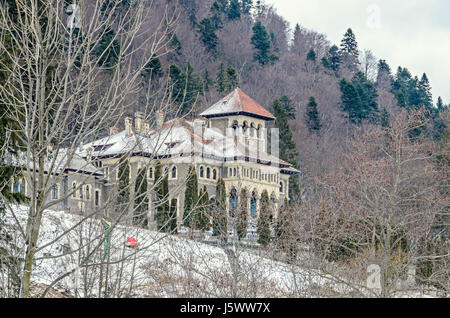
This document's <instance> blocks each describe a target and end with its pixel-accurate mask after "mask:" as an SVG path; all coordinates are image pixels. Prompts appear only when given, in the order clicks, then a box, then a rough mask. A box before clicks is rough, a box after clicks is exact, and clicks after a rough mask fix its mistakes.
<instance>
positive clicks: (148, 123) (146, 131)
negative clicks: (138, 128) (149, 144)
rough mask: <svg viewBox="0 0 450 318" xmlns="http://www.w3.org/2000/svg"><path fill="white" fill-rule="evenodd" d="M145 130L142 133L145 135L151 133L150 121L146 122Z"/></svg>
mask: <svg viewBox="0 0 450 318" xmlns="http://www.w3.org/2000/svg"><path fill="white" fill-rule="evenodd" d="M143 123H144V128H142V132H143V133H144V134H148V133H149V132H150V122H149V121H148V120H144V121H143Z"/></svg>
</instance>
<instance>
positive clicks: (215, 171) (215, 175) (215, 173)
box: [213, 169, 217, 180]
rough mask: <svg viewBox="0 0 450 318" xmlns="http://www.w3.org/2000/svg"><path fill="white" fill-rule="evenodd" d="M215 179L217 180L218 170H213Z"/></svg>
mask: <svg viewBox="0 0 450 318" xmlns="http://www.w3.org/2000/svg"><path fill="white" fill-rule="evenodd" d="M213 179H214V180H217V170H216V169H214V170H213Z"/></svg>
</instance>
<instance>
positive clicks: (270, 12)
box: [123, 0, 445, 176]
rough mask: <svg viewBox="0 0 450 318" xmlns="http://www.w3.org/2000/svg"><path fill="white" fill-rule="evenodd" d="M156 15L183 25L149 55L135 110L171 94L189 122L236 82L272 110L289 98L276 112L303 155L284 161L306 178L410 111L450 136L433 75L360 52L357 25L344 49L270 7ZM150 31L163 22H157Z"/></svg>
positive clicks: (221, 4)
mask: <svg viewBox="0 0 450 318" xmlns="http://www.w3.org/2000/svg"><path fill="white" fill-rule="evenodd" d="M123 5H124V6H126V5H128V4H127V1H123ZM151 10H152V12H153V14H152V16H161V17H162V16H163V15H164V14H167V12H170V13H171V14H174V15H175V16H176V17H177V22H176V26H175V27H174V28H173V29H171V32H169V36H170V38H169V39H168V46H164V47H161V49H160V52H158V51H155V52H153V51H152V49H151V48H150V51H151V52H150V53H149V52H147V54H152V56H153V57H154V58H153V59H152V61H151V63H149V65H148V68H147V70H148V71H147V72H145V74H142V88H141V91H140V93H139V95H140V98H139V99H133V102H132V103H130V106H131V107H128V112H129V113H130V114H131V113H132V112H133V111H134V110H137V109H141V108H143V107H144V106H143V105H144V104H145V103H146V102H148V99H146V98H145V95H146V94H145V93H146V92H147V89H148V88H149V86H151V89H152V92H155V91H158V92H159V95H158V96H159V97H158V98H160V97H161V96H167V95H169V96H171V97H172V100H173V102H174V103H173V106H174V108H175V109H176V110H177V111H171V112H170V113H171V114H176V115H177V116H179V115H184V116H187V117H193V116H195V115H197V114H198V113H200V111H202V110H203V109H205V108H206V107H208V106H209V105H210V104H211V103H213V102H215V101H217V100H218V99H220V98H221V97H223V96H224V95H225V94H227V93H228V92H229V91H231V90H232V89H233V88H235V87H237V86H239V87H240V88H241V89H242V90H243V91H245V92H246V93H247V94H248V95H249V96H251V97H252V98H254V99H255V100H256V101H258V102H259V103H260V104H261V105H263V106H264V107H265V108H267V109H269V110H272V111H274V110H273V103H274V101H276V100H278V99H280V98H282V97H283V99H284V103H283V108H284V110H285V112H283V113H284V114H282V113H280V112H279V113H278V114H277V116H287V118H288V119H289V124H290V130H291V131H292V134H293V141H294V142H295V144H296V146H297V150H298V156H297V154H295V152H294V153H292V152H291V153H289V154H284V155H283V159H285V160H287V161H289V162H291V163H293V164H295V165H298V167H300V168H301V170H302V172H303V173H304V176H313V175H320V174H322V173H324V172H327V171H332V170H334V169H335V168H336V167H339V166H340V162H339V154H340V153H342V152H343V150H342V147H343V145H342V142H343V141H345V140H346V139H348V138H349V137H350V136H352V135H353V134H354V133H359V132H360V131H361V129H362V127H365V126H367V125H381V126H384V127H386V126H387V125H389V118H391V117H392V116H394V115H396V114H398V113H399V111H400V110H401V109H402V108H405V109H416V108H420V107H422V106H424V107H425V108H426V109H427V110H428V111H429V112H430V113H429V116H430V117H432V118H433V119H435V124H434V126H433V127H428V131H427V133H428V134H430V135H433V137H434V138H435V139H438V138H439V137H440V134H441V133H442V131H443V130H444V126H445V125H444V124H443V122H442V120H440V119H439V112H441V111H443V110H444V109H445V103H444V101H442V99H441V98H439V99H438V98H434V97H433V96H432V95H431V84H430V83H429V81H428V78H427V76H426V74H418V75H416V74H411V73H410V72H409V71H408V69H407V66H406V67H404V66H396V65H395V66H394V65H391V66H390V65H388V64H387V63H386V61H385V60H384V59H383V57H375V56H374V55H373V54H372V53H371V51H370V50H362V48H360V47H358V39H357V35H355V34H354V33H353V32H352V30H351V29H348V30H347V32H346V33H345V34H343V37H342V42H341V43H330V42H329V41H328V40H327V38H326V35H324V34H319V33H317V32H315V31H314V30H309V29H308V28H307V26H302V25H301V23H302V21H298V24H297V25H295V26H293V25H290V24H289V23H288V22H287V21H286V20H285V19H284V18H283V17H282V16H280V15H278V14H277V12H276V8H274V7H273V6H271V5H267V4H265V3H264V1H252V0H231V1H230V0H206V1H199V0H178V1H176V0H166V1H157V2H154V3H153V4H152V6H151ZM155 20H156V21H158V19H155ZM148 27H149V28H156V27H157V25H152V23H151V21H149V22H148ZM369 49H370V48H369ZM167 84H169V85H167ZM168 92H169V93H168ZM155 99H156V98H155ZM435 100H436V103H434V101H435ZM135 101H138V102H135ZM280 128H282V129H289V128H288V127H280ZM280 147H281V149H280V150H281V153H285V152H286V151H285V150H286V149H288V148H287V146H286V145H284V144H283V142H282V144H281V145H280ZM344 152H345V151H344Z"/></svg>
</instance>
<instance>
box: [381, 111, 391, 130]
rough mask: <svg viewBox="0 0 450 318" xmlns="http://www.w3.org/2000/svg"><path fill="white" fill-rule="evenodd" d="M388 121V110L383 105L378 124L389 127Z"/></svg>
mask: <svg viewBox="0 0 450 318" xmlns="http://www.w3.org/2000/svg"><path fill="white" fill-rule="evenodd" d="M389 122H390V115H389V112H388V111H387V109H386V107H383V109H382V110H381V114H380V125H381V127H383V128H387V127H389Z"/></svg>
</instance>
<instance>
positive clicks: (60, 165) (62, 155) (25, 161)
mask: <svg viewBox="0 0 450 318" xmlns="http://www.w3.org/2000/svg"><path fill="white" fill-rule="evenodd" d="M68 152H69V149H67V148H62V149H59V150H57V153H56V157H52V156H51V155H47V156H46V158H45V161H44V170H45V172H47V173H49V172H51V173H56V174H58V173H62V172H65V171H68V170H70V171H74V172H79V173H88V174H94V175H99V176H101V175H103V174H102V173H101V172H100V171H99V170H98V169H97V168H96V167H95V166H94V165H92V164H91V163H89V162H88V161H87V160H86V159H84V158H82V157H81V156H80V155H79V154H77V153H74V154H73V156H72V158H71V159H70V161H69V160H68ZM12 164H13V165H16V166H18V167H24V168H26V169H29V170H33V169H35V170H37V169H38V166H37V165H33V162H32V161H31V158H28V157H27V155H26V153H21V154H18V155H17V156H15V157H14V158H12Z"/></svg>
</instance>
